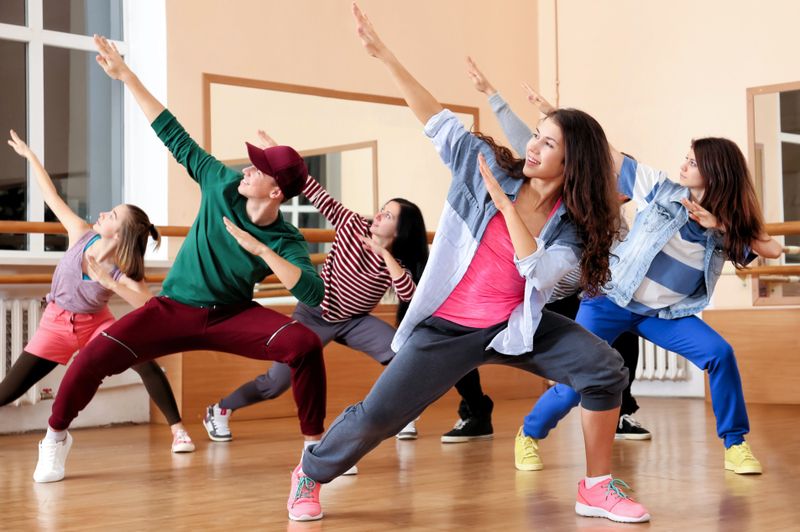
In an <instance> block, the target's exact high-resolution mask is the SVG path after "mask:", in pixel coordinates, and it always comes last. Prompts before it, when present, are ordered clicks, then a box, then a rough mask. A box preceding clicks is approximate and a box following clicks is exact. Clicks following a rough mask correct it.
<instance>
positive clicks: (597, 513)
mask: <svg viewBox="0 0 800 532" xmlns="http://www.w3.org/2000/svg"><path fill="white" fill-rule="evenodd" d="M575 513H576V514H578V515H582V516H583V517H605V518H606V519H610V520H612V521H616V522H618V523H644V522H646V521H649V520H650V514H644V515H643V516H641V517H626V516H624V515H617V514H612V513H611V512H609V511H608V510H603V509H602V508H598V507H596V506H588V505H586V504H582V503H580V502H576V503H575Z"/></svg>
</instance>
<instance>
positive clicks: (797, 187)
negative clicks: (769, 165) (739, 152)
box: [781, 142, 800, 264]
mask: <svg viewBox="0 0 800 532" xmlns="http://www.w3.org/2000/svg"><path fill="white" fill-rule="evenodd" d="M781 144H782V145H781V152H782V153H781V155H782V157H783V219H784V220H787V221H791V220H800V145H798V144H790V143H788V142H783V143H781ZM786 245H789V246H800V236H797V235H795V236H787V237H786ZM786 262H787V263H791V264H797V263H800V255H786Z"/></svg>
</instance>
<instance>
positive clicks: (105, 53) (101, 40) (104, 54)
mask: <svg viewBox="0 0 800 532" xmlns="http://www.w3.org/2000/svg"><path fill="white" fill-rule="evenodd" d="M94 45H95V47H96V48H97V57H95V59H96V60H97V64H98V65H100V66H101V67H102V68H103V70H104V71H105V73H106V74H108V77H110V78H111V79H119V80H123V81H124V79H123V78H124V77H125V76H127V75H129V74H130V73H131V70H130V68H128V65H126V64H125V60H124V59H122V55H120V53H119V50H117V46H116V45H115V44H114V43H113V42H111V41H109V40H108V39H106V38H105V37H103V36H102V35H95V36H94Z"/></svg>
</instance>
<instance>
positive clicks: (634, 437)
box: [614, 434, 653, 441]
mask: <svg viewBox="0 0 800 532" xmlns="http://www.w3.org/2000/svg"><path fill="white" fill-rule="evenodd" d="M652 437H653V436H652V435H650V434H616V435H614V439H615V440H638V441H641V440H649V439H651V438H652Z"/></svg>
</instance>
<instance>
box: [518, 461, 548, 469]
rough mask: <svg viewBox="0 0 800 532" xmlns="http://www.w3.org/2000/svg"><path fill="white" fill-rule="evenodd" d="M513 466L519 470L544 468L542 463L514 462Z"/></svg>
mask: <svg viewBox="0 0 800 532" xmlns="http://www.w3.org/2000/svg"><path fill="white" fill-rule="evenodd" d="M514 467H516V468H517V469H518V470H520V471H541V470H542V469H544V464H520V463H518V462H514Z"/></svg>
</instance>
